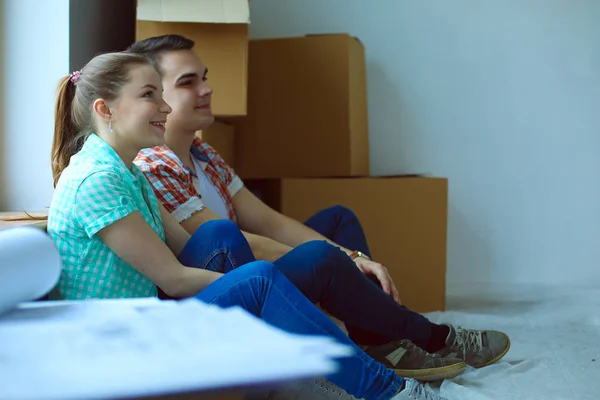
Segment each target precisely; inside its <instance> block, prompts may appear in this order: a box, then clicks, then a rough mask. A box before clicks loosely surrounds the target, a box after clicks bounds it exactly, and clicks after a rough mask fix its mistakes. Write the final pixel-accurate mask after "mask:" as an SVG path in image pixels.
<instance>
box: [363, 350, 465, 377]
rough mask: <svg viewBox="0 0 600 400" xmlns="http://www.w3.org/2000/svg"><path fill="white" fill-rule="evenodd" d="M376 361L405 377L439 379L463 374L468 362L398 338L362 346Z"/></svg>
mask: <svg viewBox="0 0 600 400" xmlns="http://www.w3.org/2000/svg"><path fill="white" fill-rule="evenodd" d="M362 349H363V351H364V352H365V353H367V354H368V355H369V356H370V357H371V358H373V359H374V360H375V361H378V362H380V363H382V364H383V365H385V366H386V367H387V368H389V369H393V370H394V371H395V372H396V374H398V375H399V376H401V377H403V378H414V379H416V380H419V381H439V380H443V379H451V378H454V377H456V376H458V375H460V374H462V373H463V372H464V371H465V369H467V364H466V363H465V362H464V361H463V360H461V359H460V358H452V357H450V356H447V357H441V356H440V355H438V354H431V353H428V352H426V351H425V350H423V349H421V348H419V347H417V346H415V344H414V343H412V342H411V341H409V340H398V341H394V342H390V343H387V344H384V345H381V346H362Z"/></svg>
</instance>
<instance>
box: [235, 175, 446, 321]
mask: <svg viewBox="0 0 600 400" xmlns="http://www.w3.org/2000/svg"><path fill="white" fill-rule="evenodd" d="M245 183H246V186H247V187H248V188H249V189H250V190H252V191H253V192H255V193H256V194H257V195H258V196H259V197H260V198H262V199H263V200H264V201H265V202H266V203H267V204H269V205H270V206H271V207H273V208H275V209H277V210H279V211H281V212H282V213H283V214H285V215H287V216H289V217H291V218H294V219H296V220H298V221H302V222H304V221H306V220H307V219H308V218H309V217H311V216H312V215H314V214H315V213H317V212H318V211H320V210H323V209H325V208H328V207H331V206H334V205H342V206H345V207H348V208H350V209H351V210H352V211H354V212H355V213H356V215H357V216H358V218H359V220H360V222H361V223H362V226H363V229H364V230H365V233H366V235H367V240H368V244H369V247H370V249H371V252H372V256H373V259H374V260H376V261H378V262H380V263H382V264H383V265H385V266H386V267H387V268H388V270H389V272H390V275H391V276H392V278H393V280H394V282H395V283H396V286H397V287H398V291H399V292H400V297H401V299H402V302H403V304H404V305H406V306H407V307H409V308H410V309H412V310H414V311H418V312H430V311H437V310H444V308H445V298H446V240H447V215H448V214H447V209H448V206H447V204H448V182H447V180H446V179H443V178H425V177H388V178H353V179H273V180H246V181H245Z"/></svg>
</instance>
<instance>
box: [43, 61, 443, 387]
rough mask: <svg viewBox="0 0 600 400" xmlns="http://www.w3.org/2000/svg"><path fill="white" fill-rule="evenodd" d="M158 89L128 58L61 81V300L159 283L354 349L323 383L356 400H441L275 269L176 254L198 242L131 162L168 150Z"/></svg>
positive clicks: (53, 219)
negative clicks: (224, 268) (374, 354)
mask: <svg viewBox="0 0 600 400" xmlns="http://www.w3.org/2000/svg"><path fill="white" fill-rule="evenodd" d="M161 92H162V85H161V79H160V77H159V75H158V73H157V71H156V70H155V69H154V67H153V66H152V65H151V64H150V63H149V61H148V60H147V59H146V58H145V57H143V56H140V55H135V54H128V53H113V54H104V55H100V56H97V57H95V58H94V59H93V60H91V61H90V62H89V63H88V64H87V65H86V66H85V67H84V68H83V69H82V71H81V72H75V73H73V74H71V75H70V76H67V77H65V78H63V80H62V81H61V83H60V85H59V90H58V99H57V103H56V122H55V133H54V134H55V136H54V142H53V149H52V170H53V174H54V178H55V185H56V190H55V193H54V196H53V199H52V203H51V206H50V211H49V216H48V233H49V234H50V235H51V237H52V238H53V240H54V242H55V243H56V245H57V247H58V249H59V251H60V253H61V256H62V259H63V262H64V270H63V272H62V276H61V279H60V282H59V285H58V290H59V292H60V294H61V296H62V297H63V298H68V299H86V298H92V297H96V298H108V297H146V296H156V295H157V286H158V287H160V288H161V289H162V290H164V291H165V293H167V294H168V295H170V296H173V297H192V296H195V297H196V298H198V299H199V300H201V301H204V302H207V303H212V304H216V305H218V306H221V307H230V306H241V307H243V308H244V309H246V310H247V311H248V312H250V313H252V314H254V315H256V316H257V317H259V318H261V319H263V320H264V321H265V322H267V323H270V324H272V325H274V326H277V327H279V328H281V329H284V330H287V331H290V332H294V333H299V334H312V335H330V336H333V337H334V338H336V339H337V340H338V341H340V342H342V343H345V344H347V345H350V346H354V349H355V354H354V355H353V356H352V357H347V358H344V359H341V360H340V370H339V372H337V373H336V374H333V375H331V376H330V377H328V378H329V379H330V381H331V382H333V383H334V384H336V385H338V386H339V387H341V388H342V389H344V390H345V391H346V392H348V393H350V394H352V395H354V396H356V397H358V398H365V399H391V398H393V399H426V398H427V399H439V397H438V396H436V395H435V394H434V393H433V392H431V391H430V390H429V389H427V388H425V387H423V386H421V385H420V384H418V383H417V382H416V381H414V380H412V379H402V378H401V377H400V376H398V375H397V374H396V373H395V372H394V371H393V370H392V369H389V368H386V366H384V365H383V364H381V363H379V362H376V361H374V360H373V359H372V358H370V357H369V356H368V355H367V354H366V353H364V352H363V351H362V350H361V349H360V348H358V347H356V346H355V345H354V344H353V342H352V341H350V339H349V338H348V337H347V336H346V335H344V333H343V332H342V331H340V330H339V329H338V328H337V327H336V325H335V324H334V323H333V322H332V321H331V320H330V319H329V318H328V317H327V316H326V315H325V314H323V313H322V312H321V311H320V310H319V309H318V308H317V307H316V306H314V305H313V304H312V303H311V301H310V300H309V299H308V298H306V297H305V296H304V295H303V294H302V293H301V292H300V291H299V290H298V289H297V288H296V287H295V286H294V285H293V284H292V283H291V282H290V281H289V280H288V279H287V278H286V277H285V276H284V275H283V274H282V273H281V272H279V270H278V269H277V268H276V267H275V266H274V265H273V264H270V263H267V262H262V261H255V262H250V263H248V264H245V265H242V266H238V267H237V268H235V269H233V270H231V271H230V272H228V273H227V274H225V275H223V274H221V273H218V272H214V271H210V270H207V269H201V268H193V267H187V266H185V265H183V264H182V263H181V262H180V261H179V260H178V259H177V256H176V255H179V256H180V257H183V258H186V257H190V255H189V254H190V253H194V252H195V251H197V246H198V243H199V242H200V241H201V240H202V238H197V237H195V235H194V236H192V237H191V238H190V236H189V234H188V233H187V232H186V231H185V230H184V229H183V228H182V227H181V226H180V225H179V224H178V222H177V221H176V220H175V219H174V218H173V217H171V216H170V215H169V213H167V212H166V211H165V210H164V209H163V208H162V207H161V206H160V205H159V203H158V201H157V198H156V196H155V195H154V193H153V191H152V188H151V187H150V186H149V184H148V182H147V181H146V179H145V178H144V176H143V174H142V173H141V172H140V171H139V170H138V169H137V167H135V166H134V165H133V160H134V158H135V157H136V155H137V153H138V152H139V150H140V149H143V148H147V147H152V146H157V145H162V144H164V129H165V128H164V124H165V121H166V118H167V115H168V114H169V112H170V107H169V106H168V105H167V104H166V103H165V102H164V101H163V99H162V96H161ZM246 246H248V244H247V243H246ZM331 296H335V295H334V294H331Z"/></svg>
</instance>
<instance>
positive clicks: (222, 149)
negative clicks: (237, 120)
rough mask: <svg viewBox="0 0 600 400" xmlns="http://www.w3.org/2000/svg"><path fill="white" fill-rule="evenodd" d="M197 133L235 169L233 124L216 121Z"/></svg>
mask: <svg viewBox="0 0 600 400" xmlns="http://www.w3.org/2000/svg"><path fill="white" fill-rule="evenodd" d="M196 135H197V136H198V137H199V138H201V139H202V140H204V141H205V142H206V143H208V144H209V145H211V146H212V147H213V148H214V149H215V150H216V151H217V153H219V154H220V155H221V157H223V159H224V160H225V162H226V163H227V164H229V165H230V166H231V167H232V168H234V169H235V157H234V154H235V153H234V148H235V135H234V127H233V125H229V124H226V123H224V122H219V121H215V122H214V123H213V124H212V125H211V126H209V127H208V128H207V129H205V130H203V131H198V132H196Z"/></svg>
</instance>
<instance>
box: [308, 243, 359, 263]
mask: <svg viewBox="0 0 600 400" xmlns="http://www.w3.org/2000/svg"><path fill="white" fill-rule="evenodd" d="M298 249H300V250H301V251H305V252H307V253H308V254H309V255H310V257H311V258H312V259H313V260H314V261H315V262H314V263H315V264H319V266H320V268H324V267H343V266H344V265H349V264H348V262H351V260H350V258H349V257H348V255H347V254H346V253H345V252H343V251H342V250H341V249H340V248H339V247H337V246H334V245H332V244H330V243H329V242H326V241H324V240H313V241H311V242H306V243H304V244H302V245H300V246H298Z"/></svg>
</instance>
